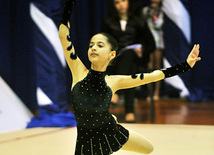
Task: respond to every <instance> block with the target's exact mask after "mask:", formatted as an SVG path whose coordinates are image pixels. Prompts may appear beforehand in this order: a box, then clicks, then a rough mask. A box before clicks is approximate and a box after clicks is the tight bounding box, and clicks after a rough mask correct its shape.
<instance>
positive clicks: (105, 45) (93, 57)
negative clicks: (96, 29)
mask: <svg viewBox="0 0 214 155" xmlns="http://www.w3.org/2000/svg"><path fill="white" fill-rule="evenodd" d="M115 54H116V52H115V51H111V45H110V43H109V42H108V40H107V38H106V37H105V36H104V35H102V34H96V35H94V36H93V37H92V38H91V41H90V44H89V49H88V58H89V61H90V62H91V63H100V64H103V63H109V62H110V61H111V60H112V59H113V58H114V57H115Z"/></svg>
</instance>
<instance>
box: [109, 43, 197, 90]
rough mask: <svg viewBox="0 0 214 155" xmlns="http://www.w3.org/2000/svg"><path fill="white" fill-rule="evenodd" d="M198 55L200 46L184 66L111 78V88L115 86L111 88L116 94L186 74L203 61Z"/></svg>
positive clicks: (192, 52)
mask: <svg viewBox="0 0 214 155" xmlns="http://www.w3.org/2000/svg"><path fill="white" fill-rule="evenodd" d="M198 55H199V44H198V45H194V47H193V49H192V51H191V52H190V54H189V56H188V58H187V60H186V61H185V62H184V63H182V64H179V65H176V66H174V67H171V68H167V69H162V70H155V71H153V72H152V73H140V74H135V75H130V76H123V75H115V76H109V79H111V84H110V87H111V85H113V86H112V87H111V88H112V89H113V90H112V91H113V92H116V91H117V90H119V89H126V88H132V87H136V86H139V85H143V84H148V83H152V82H156V81H159V80H162V79H164V78H168V77H171V76H174V75H178V74H181V73H184V72H186V71H188V70H190V69H191V68H192V67H193V66H194V65H195V63H196V62H197V61H199V60H201V58H200V57H198ZM112 83H113V84H112Z"/></svg>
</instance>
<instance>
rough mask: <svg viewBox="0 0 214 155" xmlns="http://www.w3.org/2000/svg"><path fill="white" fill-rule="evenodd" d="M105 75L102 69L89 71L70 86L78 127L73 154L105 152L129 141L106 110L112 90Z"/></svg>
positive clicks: (103, 154)
mask: <svg viewBox="0 0 214 155" xmlns="http://www.w3.org/2000/svg"><path fill="white" fill-rule="evenodd" d="M105 76H106V73H105V72H98V71H94V70H89V73H88V74H87V76H86V77H85V78H84V79H83V80H82V81H80V82H78V83H77V84H76V85H75V86H74V87H73V89H72V106H73V110H74V114H75V118H76V121H77V130H78V135H77V143H76V151H75V155H83V154H84V155H108V154H111V153H113V152H115V151H117V150H119V149H120V148H121V147H122V145H123V144H125V143H126V142H127V140H128V137H129V132H128V130H126V129H125V128H124V127H122V126H121V125H119V124H117V123H116V121H115V120H114V118H113V117H112V115H111V114H110V113H109V106H110V101H111V97H112V91H111V88H110V87H109V86H108V85H107V83H106V81H105Z"/></svg>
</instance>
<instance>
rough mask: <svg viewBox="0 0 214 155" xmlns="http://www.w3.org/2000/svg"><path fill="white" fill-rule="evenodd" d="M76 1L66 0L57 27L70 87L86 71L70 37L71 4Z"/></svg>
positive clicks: (83, 75)
mask: <svg viewBox="0 0 214 155" xmlns="http://www.w3.org/2000/svg"><path fill="white" fill-rule="evenodd" d="M76 2H77V0H66V2H65V5H64V9H63V14H62V18H61V25H60V27H59V38H60V41H61V44H62V47H63V51H64V55H65V58H66V61H67V64H68V66H69V68H70V70H71V72H72V78H73V82H72V87H73V86H74V85H75V84H76V83H77V82H78V81H80V80H81V79H83V78H84V77H85V76H86V74H87V71H88V70H87V68H86V67H85V65H84V64H83V63H82V62H81V60H80V59H79V58H78V56H77V54H76V53H75V49H74V47H73V44H72V42H71V37H70V31H69V30H70V18H71V13H72V9H73V6H74V5H75V3H76Z"/></svg>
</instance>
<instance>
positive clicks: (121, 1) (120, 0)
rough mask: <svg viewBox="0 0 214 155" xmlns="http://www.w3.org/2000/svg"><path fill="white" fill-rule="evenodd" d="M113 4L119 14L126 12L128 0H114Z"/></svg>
mask: <svg viewBox="0 0 214 155" xmlns="http://www.w3.org/2000/svg"><path fill="white" fill-rule="evenodd" d="M114 6H115V8H116V10H117V12H118V13H119V14H124V13H127V12H128V7H129V1H128V0H114Z"/></svg>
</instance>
